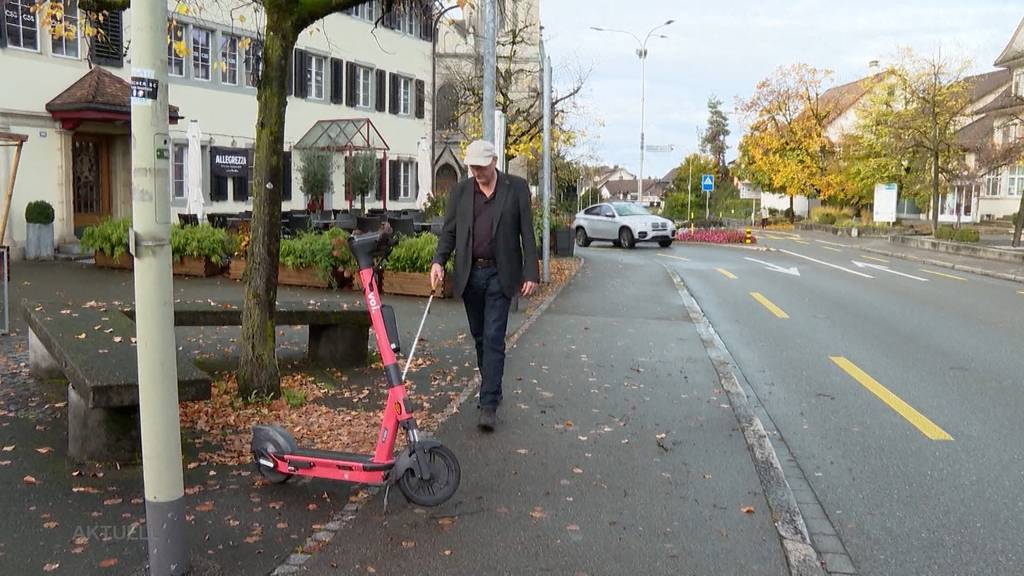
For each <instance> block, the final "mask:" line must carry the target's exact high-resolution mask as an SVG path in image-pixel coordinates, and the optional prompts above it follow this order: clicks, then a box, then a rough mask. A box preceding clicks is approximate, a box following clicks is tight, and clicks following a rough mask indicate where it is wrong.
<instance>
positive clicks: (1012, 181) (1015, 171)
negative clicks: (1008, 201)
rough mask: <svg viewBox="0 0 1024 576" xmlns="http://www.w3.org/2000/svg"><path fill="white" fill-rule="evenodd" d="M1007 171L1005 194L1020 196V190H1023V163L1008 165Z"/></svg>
mask: <svg viewBox="0 0 1024 576" xmlns="http://www.w3.org/2000/svg"><path fill="white" fill-rule="evenodd" d="M1007 173H1008V174H1007V176H1008V177H1007V179H1006V194H1007V195H1008V196H1020V195H1021V192H1024V164H1017V165H1016V166H1010V168H1009V169H1008V170H1007Z"/></svg>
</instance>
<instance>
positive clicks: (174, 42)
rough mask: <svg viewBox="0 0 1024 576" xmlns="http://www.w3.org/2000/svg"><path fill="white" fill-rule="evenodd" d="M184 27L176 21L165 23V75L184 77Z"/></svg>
mask: <svg viewBox="0 0 1024 576" xmlns="http://www.w3.org/2000/svg"><path fill="white" fill-rule="evenodd" d="M184 47H185V25H184V24H180V23H178V21H177V20H174V19H171V20H168V21H167V74H168V75H170V76H177V77H179V78H181V77H183V76H185V55H184V54H182V52H184Z"/></svg>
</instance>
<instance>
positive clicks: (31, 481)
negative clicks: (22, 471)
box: [21, 476, 39, 484]
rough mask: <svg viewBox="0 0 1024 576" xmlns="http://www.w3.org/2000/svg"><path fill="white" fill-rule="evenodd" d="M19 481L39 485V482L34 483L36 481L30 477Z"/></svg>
mask: <svg viewBox="0 0 1024 576" xmlns="http://www.w3.org/2000/svg"><path fill="white" fill-rule="evenodd" d="M21 481H22V482H24V483H25V484H38V483H39V482H36V479H35V478H33V477H32V476H25V477H24V478H22V479H21Z"/></svg>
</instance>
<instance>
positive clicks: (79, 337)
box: [75, 332, 85, 340]
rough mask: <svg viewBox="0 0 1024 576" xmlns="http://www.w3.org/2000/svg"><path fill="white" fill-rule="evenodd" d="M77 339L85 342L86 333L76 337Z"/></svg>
mask: <svg viewBox="0 0 1024 576" xmlns="http://www.w3.org/2000/svg"><path fill="white" fill-rule="evenodd" d="M75 338H78V339H79V340H85V332H82V333H81V334H79V335H78V336H75Z"/></svg>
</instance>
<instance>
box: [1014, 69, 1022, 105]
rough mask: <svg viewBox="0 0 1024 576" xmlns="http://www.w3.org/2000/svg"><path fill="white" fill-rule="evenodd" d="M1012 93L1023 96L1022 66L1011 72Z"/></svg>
mask: <svg viewBox="0 0 1024 576" xmlns="http://www.w3.org/2000/svg"><path fill="white" fill-rule="evenodd" d="M1013 95H1014V96H1017V97H1018V98H1024V68H1021V69H1020V70H1017V71H1015V72H1014V73H1013Z"/></svg>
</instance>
